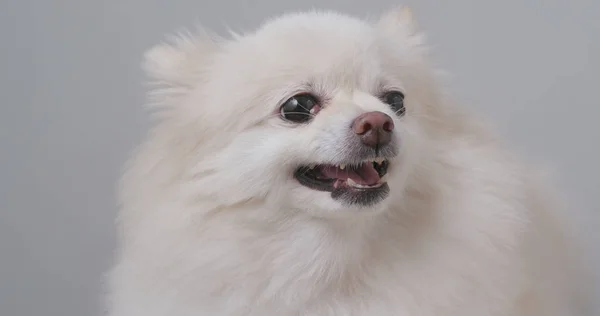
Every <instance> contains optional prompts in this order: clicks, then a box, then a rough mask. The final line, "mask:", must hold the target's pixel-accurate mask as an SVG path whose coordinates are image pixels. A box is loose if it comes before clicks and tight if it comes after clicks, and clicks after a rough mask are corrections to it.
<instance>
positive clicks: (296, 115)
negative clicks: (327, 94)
mask: <svg viewBox="0 0 600 316" xmlns="http://www.w3.org/2000/svg"><path fill="white" fill-rule="evenodd" d="M319 109H320V106H319V104H318V102H317V99H316V98H315V97H314V96H312V95H310V94H298V95H295V96H293V97H291V98H289V99H288V100H287V101H285V103H283V105H282V106H281V117H283V118H284V119H286V120H288V121H290V122H294V123H304V122H307V121H308V120H310V118H311V117H312V116H313V115H315V114H317V112H318V110H319Z"/></svg>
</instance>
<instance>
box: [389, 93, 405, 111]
mask: <svg viewBox="0 0 600 316" xmlns="http://www.w3.org/2000/svg"><path fill="white" fill-rule="evenodd" d="M383 102H385V103H387V104H389V105H390V107H391V108H392V110H393V111H394V112H396V115H398V116H402V115H404V112H405V111H406V109H405V108H404V94H402V92H399V91H390V92H388V93H386V94H385V95H384V96H383Z"/></svg>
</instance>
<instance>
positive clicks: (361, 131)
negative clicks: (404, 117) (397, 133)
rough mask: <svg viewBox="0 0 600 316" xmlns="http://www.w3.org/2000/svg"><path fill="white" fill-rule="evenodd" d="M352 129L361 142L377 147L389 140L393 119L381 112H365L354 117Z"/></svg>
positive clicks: (392, 128)
mask: <svg viewBox="0 0 600 316" xmlns="http://www.w3.org/2000/svg"><path fill="white" fill-rule="evenodd" d="M352 130H353V131H354V133H356V135H358V136H359V137H360V139H361V141H362V142H363V144H365V145H367V146H369V147H373V148H378V147H381V146H383V145H387V144H388V143H389V142H390V140H391V138H392V135H391V134H392V131H393V130H394V121H393V120H392V118H391V117H390V116H389V115H387V114H385V113H383V112H379V111H373V112H367V113H363V114H361V115H360V116H358V117H357V118H356V119H354V122H353V123H352Z"/></svg>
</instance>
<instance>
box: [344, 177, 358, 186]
mask: <svg viewBox="0 0 600 316" xmlns="http://www.w3.org/2000/svg"><path fill="white" fill-rule="evenodd" d="M346 183H347V184H348V185H349V186H352V187H356V186H358V183H356V182H354V180H352V179H350V178H348V180H346Z"/></svg>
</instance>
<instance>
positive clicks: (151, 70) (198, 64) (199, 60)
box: [143, 29, 220, 87]
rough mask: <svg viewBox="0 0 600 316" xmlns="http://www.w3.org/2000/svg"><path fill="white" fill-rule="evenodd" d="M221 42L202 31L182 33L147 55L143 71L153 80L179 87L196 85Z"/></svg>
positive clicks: (153, 48)
mask: <svg viewBox="0 0 600 316" xmlns="http://www.w3.org/2000/svg"><path fill="white" fill-rule="evenodd" d="M219 46H220V44H219V39H218V38H217V37H216V36H212V35H210V34H208V33H207V32H205V31H204V30H202V29H199V30H198V31H197V32H196V33H195V34H191V33H189V32H180V33H179V34H177V35H176V36H172V37H170V38H169V39H168V41H166V42H165V43H162V44H158V45H156V46H154V47H152V48H151V49H149V50H148V51H146V53H145V54H144V62H143V69H144V70H145V71H146V73H147V75H148V76H149V77H150V78H151V80H153V81H155V82H158V83H161V84H164V85H168V86H171V87H173V86H176V87H185V86H189V85H192V84H193V83H194V82H195V80H197V79H198V77H199V76H201V75H202V72H203V68H205V67H206V66H207V64H208V63H210V59H211V58H212V56H213V54H214V53H215V52H216V51H217V50H218V49H219Z"/></svg>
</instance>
